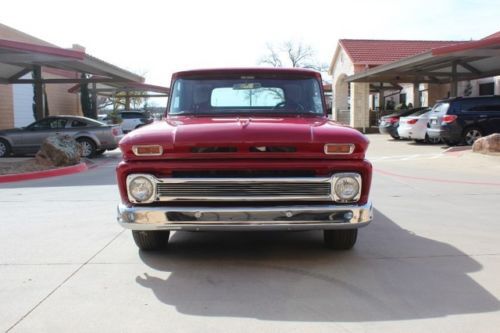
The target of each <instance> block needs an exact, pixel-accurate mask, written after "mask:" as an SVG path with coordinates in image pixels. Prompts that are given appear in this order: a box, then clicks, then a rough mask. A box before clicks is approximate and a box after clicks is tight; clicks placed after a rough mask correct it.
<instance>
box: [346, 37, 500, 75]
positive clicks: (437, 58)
mask: <svg viewBox="0 0 500 333" xmlns="http://www.w3.org/2000/svg"><path fill="white" fill-rule="evenodd" d="M495 75H500V37H493V38H486V39H482V40H478V41H471V42H466V43H459V44H455V45H450V46H444V47H439V48H435V49H432V50H430V51H427V52H424V53H421V54H418V55H415V56H411V57H407V58H404V59H401V60H397V61H394V62H391V63H388V64H385V65H380V66H377V67H374V68H370V69H368V70H366V71H364V72H360V73H357V74H354V75H351V76H349V77H347V81H348V82H391V83H450V82H454V83H456V82H457V81H463V80H473V79H479V78H484V77H491V76H495Z"/></svg>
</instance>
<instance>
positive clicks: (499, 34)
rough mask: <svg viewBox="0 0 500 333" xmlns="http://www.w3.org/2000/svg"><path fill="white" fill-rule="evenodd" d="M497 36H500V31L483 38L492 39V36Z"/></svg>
mask: <svg viewBox="0 0 500 333" xmlns="http://www.w3.org/2000/svg"><path fill="white" fill-rule="evenodd" d="M497 37H500V31H497V32H495V33H494V34H491V35H489V36H486V37H484V38H483V39H491V38H497Z"/></svg>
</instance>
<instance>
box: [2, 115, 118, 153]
mask: <svg viewBox="0 0 500 333" xmlns="http://www.w3.org/2000/svg"><path fill="white" fill-rule="evenodd" d="M54 134H66V135H70V136H72V137H74V138H75V139H76V141H78V142H79V143H80V145H81V146H82V157H93V156H95V155H99V154H102V153H103V152H104V151H106V150H112V149H115V148H117V147H118V142H119V141H120V139H121V138H122V137H123V132H122V130H121V128H120V126H118V125H116V126H114V125H107V124H104V123H102V122H100V121H97V120H94V119H91V118H85V117H78V116H51V117H47V118H44V119H42V120H39V121H36V122H34V123H32V124H30V125H28V126H26V127H22V128H13V129H7V130H0V157H5V156H9V155H11V154H35V153H36V152H37V151H38V150H39V149H40V146H41V145H42V142H43V141H44V140H45V139H46V138H47V137H49V136H51V135H54Z"/></svg>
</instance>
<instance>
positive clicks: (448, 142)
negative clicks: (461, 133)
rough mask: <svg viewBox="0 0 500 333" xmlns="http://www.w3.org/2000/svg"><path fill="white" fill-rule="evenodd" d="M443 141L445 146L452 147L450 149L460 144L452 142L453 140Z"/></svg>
mask: <svg viewBox="0 0 500 333" xmlns="http://www.w3.org/2000/svg"><path fill="white" fill-rule="evenodd" d="M441 140H442V141H443V142H444V144H445V145H447V146H450V147H452V146H456V145H457V144H458V142H455V141H451V140H448V139H444V138H443V139H441Z"/></svg>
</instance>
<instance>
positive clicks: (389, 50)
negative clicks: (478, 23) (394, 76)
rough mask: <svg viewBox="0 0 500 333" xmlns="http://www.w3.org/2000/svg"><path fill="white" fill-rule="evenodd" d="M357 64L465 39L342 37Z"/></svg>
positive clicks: (381, 61) (387, 59) (391, 58)
mask: <svg viewBox="0 0 500 333" xmlns="http://www.w3.org/2000/svg"><path fill="white" fill-rule="evenodd" d="M339 43H340V45H341V46H342V47H343V48H344V50H345V51H346V52H347V54H348V55H349V57H350V58H351V60H352V62H353V63H354V64H355V65H368V66H369V65H382V64H386V63H389V62H392V61H396V60H399V59H402V58H406V57H410V56H414V55H417V54H420V53H424V52H426V51H429V50H431V49H434V48H439V47H443V46H449V45H454V44H459V43H464V42H463V41H431V40H374V39H340V40H339Z"/></svg>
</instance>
